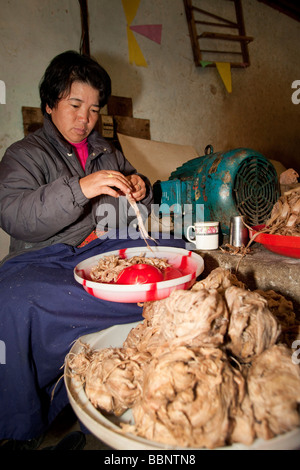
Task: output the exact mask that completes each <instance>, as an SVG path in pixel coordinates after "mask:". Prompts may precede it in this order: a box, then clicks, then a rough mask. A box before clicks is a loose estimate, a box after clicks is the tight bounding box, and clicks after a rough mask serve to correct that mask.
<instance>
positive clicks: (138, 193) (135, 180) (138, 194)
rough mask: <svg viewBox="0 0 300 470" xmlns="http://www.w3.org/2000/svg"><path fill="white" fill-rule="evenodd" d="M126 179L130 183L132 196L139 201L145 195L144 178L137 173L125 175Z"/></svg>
mask: <svg viewBox="0 0 300 470" xmlns="http://www.w3.org/2000/svg"><path fill="white" fill-rule="evenodd" d="M126 178H127V180H128V181H129V182H130V183H131V186H132V188H133V189H132V191H131V193H132V196H133V197H134V199H135V200H136V201H141V199H144V197H145V196H146V191H147V188H146V184H145V182H144V180H143V179H142V178H141V177H140V176H139V175H135V174H133V175H128V176H126Z"/></svg>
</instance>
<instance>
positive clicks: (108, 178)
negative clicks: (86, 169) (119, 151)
mask: <svg viewBox="0 0 300 470" xmlns="http://www.w3.org/2000/svg"><path fill="white" fill-rule="evenodd" d="M79 184H80V187H81V191H82V192H83V194H84V195H85V197H87V198H88V199H92V198H93V197H96V196H100V195H101V194H108V195H109V196H112V197H115V198H117V197H119V196H120V195H121V194H123V195H124V194H128V193H130V192H131V191H132V189H133V188H132V185H131V183H130V181H128V179H127V178H126V177H125V176H124V175H123V174H122V173H120V172H119V171H115V170H100V171H96V172H95V173H91V174H90V175H87V176H84V177H83V178H81V179H80V180H79Z"/></svg>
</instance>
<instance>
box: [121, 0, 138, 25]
mask: <svg viewBox="0 0 300 470" xmlns="http://www.w3.org/2000/svg"><path fill="white" fill-rule="evenodd" d="M140 1H141V0H122V3H123V8H124V12H125V16H126V20H127V25H128V26H130V25H131V23H132V22H133V20H134V17H135V15H136V12H137V11H138V8H139V6H140Z"/></svg>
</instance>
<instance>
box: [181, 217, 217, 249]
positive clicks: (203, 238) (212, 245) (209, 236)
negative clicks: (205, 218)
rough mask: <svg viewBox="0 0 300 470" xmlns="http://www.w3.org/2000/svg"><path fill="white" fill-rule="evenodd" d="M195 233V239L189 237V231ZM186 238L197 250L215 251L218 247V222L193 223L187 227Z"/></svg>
mask: <svg viewBox="0 0 300 470" xmlns="http://www.w3.org/2000/svg"><path fill="white" fill-rule="evenodd" d="M191 229H193V230H194V232H195V238H191V237H190V230H191ZM186 237H187V239H188V240H189V241H190V242H191V243H195V244H196V249H197V250H217V249H218V247H219V222H195V224H194V225H189V226H188V228H187V231H186Z"/></svg>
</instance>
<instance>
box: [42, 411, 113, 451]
mask: <svg viewBox="0 0 300 470" xmlns="http://www.w3.org/2000/svg"><path fill="white" fill-rule="evenodd" d="M73 431H81V428H80V423H79V421H78V419H77V417H76V415H75V414H74V412H73V410H72V408H71V406H67V407H66V408H65V409H64V410H63V411H62V412H61V413H60V415H59V416H58V417H57V418H56V419H55V421H54V422H53V423H52V425H51V427H50V429H49V431H48V433H47V434H46V436H45V439H44V440H43V442H42V444H41V445H40V447H39V448H38V450H42V449H44V448H45V447H49V446H55V445H56V444H58V443H59V442H60V441H61V439H63V438H64V437H65V436H67V435H68V434H69V433H70V432H73ZM85 437H86V445H85V447H84V449H83V450H110V449H111V448H110V447H109V446H107V445H106V444H105V443H104V442H102V441H100V440H99V439H97V438H96V437H95V436H94V435H93V434H86V435H85Z"/></svg>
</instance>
